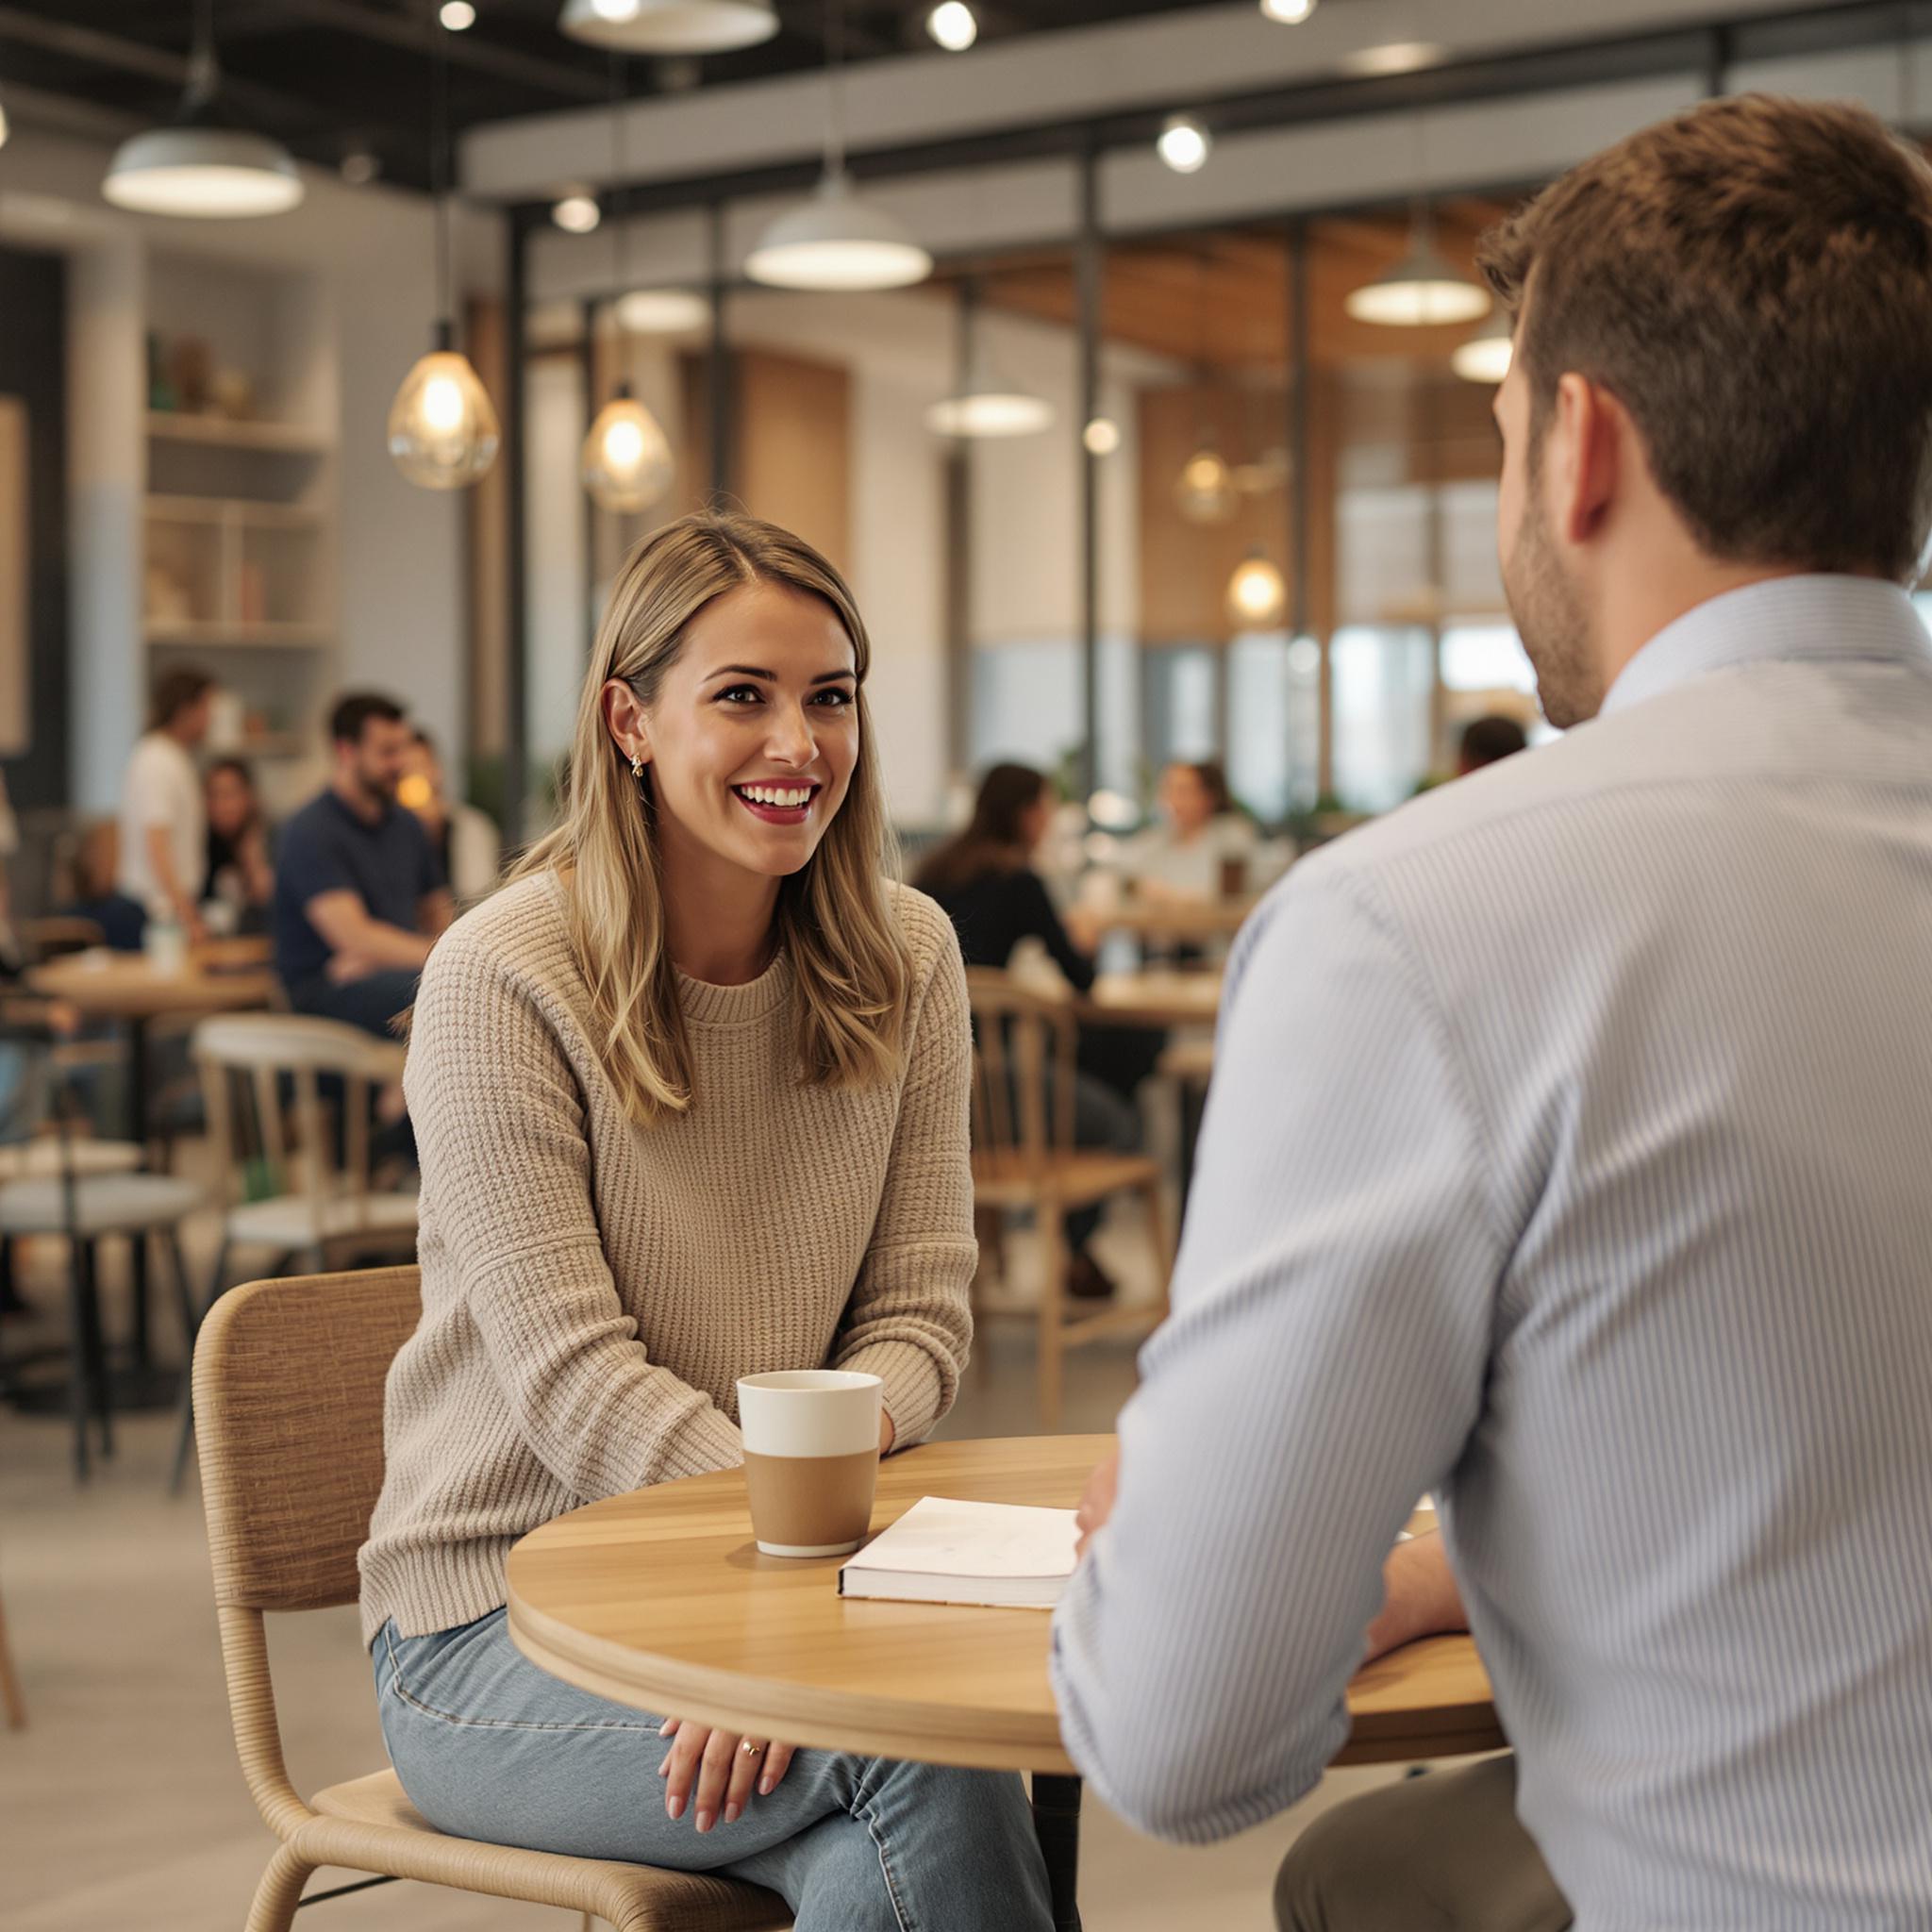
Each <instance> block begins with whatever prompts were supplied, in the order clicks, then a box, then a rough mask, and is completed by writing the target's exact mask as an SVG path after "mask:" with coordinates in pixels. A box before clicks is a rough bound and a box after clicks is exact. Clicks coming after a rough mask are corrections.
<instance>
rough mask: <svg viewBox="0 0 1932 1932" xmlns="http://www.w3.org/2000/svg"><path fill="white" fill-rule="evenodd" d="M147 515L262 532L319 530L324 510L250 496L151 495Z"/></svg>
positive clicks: (162, 520) (170, 521)
mask: <svg viewBox="0 0 1932 1932" xmlns="http://www.w3.org/2000/svg"><path fill="white" fill-rule="evenodd" d="M146 507H147V513H148V515H149V516H151V517H153V518H154V519H155V521H156V522H157V523H168V524H220V523H229V522H232V523H238V524H247V525H251V526H252V527H254V528H256V529H261V530H319V529H320V528H321V527H322V523H323V518H322V512H321V511H320V510H313V509H308V508H304V507H303V506H302V505H300V504H295V503H262V502H260V501H258V499H257V498H255V497H247V496H165V495H162V494H161V493H160V492H159V491H149V492H148V495H147V498H146Z"/></svg>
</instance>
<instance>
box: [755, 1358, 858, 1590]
mask: <svg viewBox="0 0 1932 1932" xmlns="http://www.w3.org/2000/svg"><path fill="white" fill-rule="evenodd" d="M884 1388H885V1385H884V1383H882V1382H881V1381H880V1380H879V1378H878V1377H877V1376H876V1375H862V1374H855V1373H853V1372H852V1371H850V1370H846V1369H781V1370H779V1371H777V1372H775V1373H774V1374H768V1375H741V1376H740V1377H739V1380H738V1424H739V1428H740V1431H741V1433H742V1435H743V1437H744V1482H745V1490H746V1492H747V1493H748V1495H749V1496H750V1499H751V1526H752V1535H753V1536H754V1538H756V1540H757V1541H758V1548H759V1549H760V1550H762V1551H763V1552H764V1553H765V1555H766V1556H768V1557H842V1556H846V1555H848V1554H850V1552H852V1551H853V1550H856V1549H857V1548H858V1546H859V1544H860V1543H862V1542H863V1541H865V1538H866V1532H867V1530H868V1529H869V1528H870V1527H871V1525H872V1503H873V1491H874V1485H875V1484H876V1482H877V1480H878V1470H879V1412H880V1407H881V1398H882V1391H883V1390H884Z"/></svg>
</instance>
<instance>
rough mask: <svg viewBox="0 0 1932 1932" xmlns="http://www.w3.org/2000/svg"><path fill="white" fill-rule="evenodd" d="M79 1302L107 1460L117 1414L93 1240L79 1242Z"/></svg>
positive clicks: (97, 1413)
mask: <svg viewBox="0 0 1932 1932" xmlns="http://www.w3.org/2000/svg"><path fill="white" fill-rule="evenodd" d="M80 1301H81V1320H82V1323H83V1324H84V1326H85V1331H86V1339H87V1360H88V1381H89V1385H90V1392H91V1393H92V1396H93V1409H94V1415H95V1419H96V1421H97V1422H98V1424H99V1427H100V1434H101V1455H102V1457H111V1456H112V1455H113V1453H114V1415H113V1405H112V1403H111V1401H110V1399H109V1396H108V1342H107V1324H105V1323H104V1322H103V1321H102V1319H101V1285H100V1251H99V1249H98V1248H97V1247H96V1246H95V1245H94V1243H93V1242H92V1241H82V1242H81V1243H80Z"/></svg>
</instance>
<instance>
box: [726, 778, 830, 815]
mask: <svg viewBox="0 0 1932 1932" xmlns="http://www.w3.org/2000/svg"><path fill="white" fill-rule="evenodd" d="M731 791H732V795H733V796H734V797H735V798H736V799H737V800H738V802H739V804H740V805H741V806H743V808H745V810H746V811H748V812H750V813H751V815H752V816H753V817H754V818H757V819H762V820H763V821H764V822H765V824H768V825H802V824H805V822H806V821H807V820H808V818H810V816H811V808H812V807H813V806H814V805H815V804H816V803H817V802H818V795H819V788H818V787H817V786H816V785H734V786H733V787H732V788H731ZM801 791H803V792H804V793H805V794H806V796H805V798H804V801H803V802H802V803H791V802H787V803H782V804H781V803H779V802H778V801H779V800H780V799H784V800H787V801H790V800H792V799H795V798H796V796H797V794H798V793H799V792H801ZM754 793H756V794H758V795H757V796H754V795H753V794H754Z"/></svg>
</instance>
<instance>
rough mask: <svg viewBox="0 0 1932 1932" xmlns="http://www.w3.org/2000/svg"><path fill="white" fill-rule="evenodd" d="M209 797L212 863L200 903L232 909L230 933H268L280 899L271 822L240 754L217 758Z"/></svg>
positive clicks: (209, 781) (210, 777) (228, 916)
mask: <svg viewBox="0 0 1932 1932" xmlns="http://www.w3.org/2000/svg"><path fill="white" fill-rule="evenodd" d="M204 782H205V784H206V786H207V798H208V865H207V868H206V870H205V872H204V874H203V878H202V888H201V903H202V904H203V905H204V906H225V907H228V908H232V909H231V910H230V911H229V912H228V913H227V914H226V915H225V918H226V920H227V921H228V922H229V923H228V924H227V926H226V929H227V930H228V931H230V932H266V931H267V930H268V915H269V908H270V907H271V906H272V905H273V904H274V903H275V866H274V864H273V863H272V862H271V860H270V858H269V845H268V822H267V820H266V819H265V818H264V817H263V816H262V810H261V800H260V798H259V797H258V795H257V792H256V790H255V774H254V773H253V772H251V771H250V770H249V769H248V767H247V766H246V765H245V764H243V763H242V760H241V759H240V758H217V759H216V760H215V761H214V763H213V764H211V765H210V766H209V767H208V776H207V778H206V780H205V781H204Z"/></svg>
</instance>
